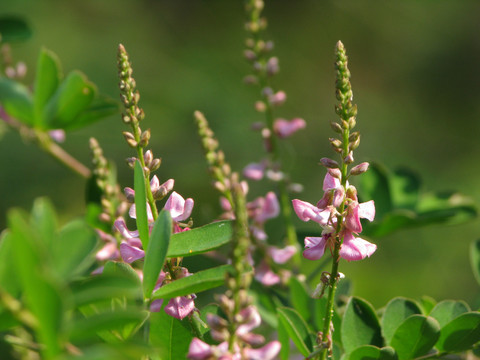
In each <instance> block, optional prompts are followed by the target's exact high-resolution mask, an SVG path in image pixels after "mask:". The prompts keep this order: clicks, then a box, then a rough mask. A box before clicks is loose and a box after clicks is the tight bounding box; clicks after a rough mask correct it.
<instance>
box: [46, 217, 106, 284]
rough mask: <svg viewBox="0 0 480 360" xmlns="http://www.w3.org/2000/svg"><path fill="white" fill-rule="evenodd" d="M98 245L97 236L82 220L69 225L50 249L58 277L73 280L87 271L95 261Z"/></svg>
mask: <svg viewBox="0 0 480 360" xmlns="http://www.w3.org/2000/svg"><path fill="white" fill-rule="evenodd" d="M97 243H98V238H97V234H96V233H95V231H94V230H93V229H92V228H90V227H89V226H88V225H87V224H85V223H84V222H83V221H82V220H76V221H72V222H70V223H69V224H67V225H66V226H65V227H64V228H63V229H62V230H61V231H60V234H59V236H58V237H57V238H56V241H55V242H54V243H53V246H52V248H51V249H50V252H51V254H52V259H53V263H54V266H55V269H56V270H57V273H58V275H60V276H61V277H62V278H64V279H71V278H72V277H74V276H77V275H80V274H82V273H83V272H84V271H85V270H87V269H88V268H89V267H90V266H91V265H92V264H93V262H94V261H95V249H96V246H97Z"/></svg>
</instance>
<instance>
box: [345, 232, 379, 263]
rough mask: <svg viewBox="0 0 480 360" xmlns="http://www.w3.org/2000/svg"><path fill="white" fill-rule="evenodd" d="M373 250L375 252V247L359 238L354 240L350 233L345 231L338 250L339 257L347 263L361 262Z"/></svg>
mask: <svg viewBox="0 0 480 360" xmlns="http://www.w3.org/2000/svg"><path fill="white" fill-rule="evenodd" d="M375 250H377V245H375V244H372V243H370V242H368V241H366V240H364V239H361V238H359V237H357V238H356V237H355V236H353V234H352V233H351V232H349V231H347V232H345V235H344V238H343V244H342V247H341V248H340V257H342V258H344V259H345V260H348V261H355V260H363V259H365V258H366V257H367V256H368V257H370V255H372V254H373V253H374V252H375Z"/></svg>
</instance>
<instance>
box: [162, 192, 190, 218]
mask: <svg viewBox="0 0 480 360" xmlns="http://www.w3.org/2000/svg"><path fill="white" fill-rule="evenodd" d="M164 208H165V210H168V211H170V215H171V216H172V220H173V221H183V220H185V219H187V218H188V217H189V216H190V214H191V213H192V209H193V199H191V198H188V199H187V200H184V199H183V197H182V196H181V195H180V194H178V193H176V192H175V191H174V192H173V193H172V194H171V195H170V197H169V198H168V200H167V202H166V203H165V207H164Z"/></svg>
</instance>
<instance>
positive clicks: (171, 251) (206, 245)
mask: <svg viewBox="0 0 480 360" xmlns="http://www.w3.org/2000/svg"><path fill="white" fill-rule="evenodd" d="M135 193H136V192H135ZM231 238H232V221H230V220H229V221H217V222H214V223H211V224H208V225H205V226H202V227H198V228H195V229H191V230H188V231H183V232H180V233H176V234H173V235H172V240H171V241H170V246H169V248H168V253H167V257H186V256H192V255H197V254H201V253H205V252H207V251H211V250H214V249H217V248H219V247H220V246H222V245H225V244H227V243H228V242H229V241H230V240H231Z"/></svg>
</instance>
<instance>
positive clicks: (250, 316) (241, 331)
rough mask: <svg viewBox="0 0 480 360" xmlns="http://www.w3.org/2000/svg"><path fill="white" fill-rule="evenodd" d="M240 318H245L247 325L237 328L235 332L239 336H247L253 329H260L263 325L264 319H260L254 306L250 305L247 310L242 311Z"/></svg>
mask: <svg viewBox="0 0 480 360" xmlns="http://www.w3.org/2000/svg"><path fill="white" fill-rule="evenodd" d="M240 316H241V317H243V319H244V320H245V323H243V324H242V325H240V326H239V327H238V328H237V331H235V333H236V334H237V335H245V334H247V333H249V332H250V331H252V330H253V329H255V328H257V327H259V326H260V324H261V323H262V318H261V317H260V314H259V313H258V310H257V308H256V307H255V306H254V305H249V306H248V307H246V308H245V309H243V310H241V311H240Z"/></svg>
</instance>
